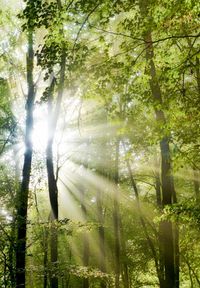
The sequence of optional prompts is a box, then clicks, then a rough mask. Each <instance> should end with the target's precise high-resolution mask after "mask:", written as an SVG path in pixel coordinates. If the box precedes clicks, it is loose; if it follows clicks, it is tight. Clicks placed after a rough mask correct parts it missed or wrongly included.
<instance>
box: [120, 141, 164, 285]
mask: <svg viewBox="0 0 200 288" xmlns="http://www.w3.org/2000/svg"><path fill="white" fill-rule="evenodd" d="M123 147H124V152H125V153H126V147H125V144H124V142H123ZM126 164H127V169H128V173H129V176H130V181H131V186H132V188H133V190H134V193H135V198H136V204H137V209H138V212H139V217H140V222H141V225H142V228H143V230H144V234H145V237H146V239H147V243H148V245H149V248H150V250H151V253H152V256H153V259H154V262H155V267H156V272H157V275H158V280H159V283H160V287H164V286H163V283H164V277H163V270H162V269H161V266H160V265H159V264H160V263H159V261H158V257H157V253H156V250H155V247H154V244H153V242H152V240H151V238H150V236H149V233H148V230H147V227H146V223H145V219H144V217H143V215H142V209H141V206H140V199H139V191H138V188H137V185H136V182H135V180H134V178H133V174H132V169H131V165H130V163H129V160H128V158H127V159H126ZM159 260H160V259H159Z"/></svg>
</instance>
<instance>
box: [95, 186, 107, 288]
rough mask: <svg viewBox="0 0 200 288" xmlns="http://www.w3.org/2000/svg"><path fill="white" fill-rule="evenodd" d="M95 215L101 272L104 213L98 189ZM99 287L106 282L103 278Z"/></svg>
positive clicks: (104, 266) (103, 262)
mask: <svg viewBox="0 0 200 288" xmlns="http://www.w3.org/2000/svg"><path fill="white" fill-rule="evenodd" d="M97 217H98V222H99V228H98V233H99V250H100V251H99V269H100V270H101V271H102V272H104V273H105V272H106V260H105V257H106V251H105V230H104V213H103V206H102V191H101V190H100V189H99V190H98V191H97ZM100 285H101V288H105V287H106V283H105V281H104V280H101V283H100Z"/></svg>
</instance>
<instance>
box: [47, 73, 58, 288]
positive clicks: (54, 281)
mask: <svg viewBox="0 0 200 288" xmlns="http://www.w3.org/2000/svg"><path fill="white" fill-rule="evenodd" d="M54 84H55V79H54V78H53V79H52V82H51V85H50V88H49V97H48V119H49V125H48V126H49V129H48V130H49V137H48V143H47V149H46V167H47V177H48V189H49V199H50V204H51V213H50V221H51V229H50V247H51V273H50V285H51V288H57V287H58V277H57V261H58V247H57V244H58V243H57V242H58V239H57V229H56V224H55V221H57V220H58V188H57V182H56V177H55V172H54V163H53V151H52V149H53V139H54V133H55V131H52V126H53V124H54V123H53V119H52V118H53V113H52V96H53V90H54Z"/></svg>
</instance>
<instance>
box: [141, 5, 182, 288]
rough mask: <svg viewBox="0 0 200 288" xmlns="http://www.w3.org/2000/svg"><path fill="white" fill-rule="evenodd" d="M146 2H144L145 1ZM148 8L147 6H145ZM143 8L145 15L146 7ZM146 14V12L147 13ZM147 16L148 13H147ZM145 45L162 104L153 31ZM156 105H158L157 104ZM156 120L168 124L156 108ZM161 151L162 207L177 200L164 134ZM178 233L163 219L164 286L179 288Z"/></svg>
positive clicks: (155, 93) (154, 87) (155, 91)
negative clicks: (155, 61) (154, 58)
mask: <svg viewBox="0 0 200 288" xmlns="http://www.w3.org/2000/svg"><path fill="white" fill-rule="evenodd" d="M143 4H144V3H143ZM145 9H146V8H145ZM142 10H143V15H144V8H143V7H142V8H141V11H142ZM145 14H146V13H145ZM145 16H146V15H145ZM144 40H145V46H146V60H147V68H146V73H147V74H148V75H149V76H150V88H151V92H152V97H153V99H154V103H155V104H159V105H162V95H161V89H160V86H159V83H158V80H157V76H156V68H155V64H154V60H153V57H154V51H153V44H152V37H151V31H146V33H145V34H144ZM155 107H156V106H155ZM155 115H156V120H157V122H158V124H159V125H161V126H163V125H165V124H166V118H165V114H164V112H163V110H161V109H157V108H155ZM160 153H161V187H162V207H165V206H166V205H170V204H172V203H173V202H174V201H176V194H175V189H174V182H173V175H172V171H171V170H172V168H171V159H170V148H169V136H163V138H162V139H161V140H160ZM175 230H176V235H175V234H174V233H173V232H174V231H173V225H172V222H171V221H162V222H161V223H160V241H161V245H162V251H163V263H164V277H165V279H164V287H165V288H167V287H171V288H175V287H176V288H177V287H179V266H178V265H179V264H178V263H179V261H178V255H179V254H178V252H177V251H176V250H175V249H177V248H178V245H177V244H178V243H177V239H178V230H177V228H175Z"/></svg>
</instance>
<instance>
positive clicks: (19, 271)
mask: <svg viewBox="0 0 200 288" xmlns="http://www.w3.org/2000/svg"><path fill="white" fill-rule="evenodd" d="M33 58H34V52H33V32H32V31H31V30H29V31H28V53H27V83H28V95H27V102H26V131H25V154H24V165H23V175H22V183H21V189H20V191H19V193H18V195H17V204H16V206H17V219H16V220H17V245H16V287H17V288H22V287H25V267H26V266H25V265H26V263H25V257H26V221H27V207H28V194H29V182H30V173H31V163H32V153H33V149H32V140H31V133H32V130H33V105H34V100H35V91H34V83H33Z"/></svg>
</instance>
